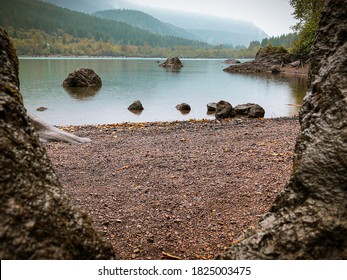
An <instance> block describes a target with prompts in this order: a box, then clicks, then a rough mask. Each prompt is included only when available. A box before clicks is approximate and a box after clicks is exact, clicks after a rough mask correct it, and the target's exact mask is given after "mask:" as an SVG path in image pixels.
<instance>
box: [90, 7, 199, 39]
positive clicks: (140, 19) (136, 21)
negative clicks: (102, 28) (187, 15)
mask: <svg viewBox="0 0 347 280" xmlns="http://www.w3.org/2000/svg"><path fill="white" fill-rule="evenodd" d="M92 15H94V16H97V17H100V18H105V19H110V20H115V21H120V22H124V23H127V24H129V25H131V26H134V27H137V28H141V29H144V30H147V31H150V32H152V33H155V34H160V35H165V36H176V37H181V38H187V39H197V37H196V36H194V35H193V34H190V33H188V32H187V31H186V30H184V29H183V28H179V27H176V26H174V25H172V24H169V23H164V22H161V21H160V20H158V19H156V18H154V17H152V16H151V15H149V14H146V13H144V12H140V11H135V10H120V9H118V10H106V11H99V12H95V13H92Z"/></svg>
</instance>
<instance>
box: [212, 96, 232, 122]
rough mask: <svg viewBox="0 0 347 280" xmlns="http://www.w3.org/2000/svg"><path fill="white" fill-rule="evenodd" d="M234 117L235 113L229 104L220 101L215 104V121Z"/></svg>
mask: <svg viewBox="0 0 347 280" xmlns="http://www.w3.org/2000/svg"><path fill="white" fill-rule="evenodd" d="M235 116H236V111H235V109H234V108H233V106H232V105H231V104H230V103H229V102H227V101H224V100H221V101H219V102H218V103H217V104H216V113H215V117H216V119H217V120H221V119H228V118H233V117H235Z"/></svg>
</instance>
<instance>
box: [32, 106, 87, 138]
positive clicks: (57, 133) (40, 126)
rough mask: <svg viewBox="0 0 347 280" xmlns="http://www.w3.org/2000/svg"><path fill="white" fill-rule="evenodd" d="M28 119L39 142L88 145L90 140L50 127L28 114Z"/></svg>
mask: <svg viewBox="0 0 347 280" xmlns="http://www.w3.org/2000/svg"><path fill="white" fill-rule="evenodd" d="M28 117H29V119H30V121H31V123H32V125H33V126H34V127H35V129H36V132H37V133H38V135H39V137H40V140H41V141H42V142H50V141H51V142H67V143H89V142H91V141H92V140H90V139H89V138H82V137H78V136H76V135H73V134H71V133H68V132H66V131H63V130H60V129H58V128H56V127H54V126H53V125H50V124H48V123H46V122H44V121H43V120H41V119H40V118H38V117H37V116H35V115H33V114H31V113H29V112H28Z"/></svg>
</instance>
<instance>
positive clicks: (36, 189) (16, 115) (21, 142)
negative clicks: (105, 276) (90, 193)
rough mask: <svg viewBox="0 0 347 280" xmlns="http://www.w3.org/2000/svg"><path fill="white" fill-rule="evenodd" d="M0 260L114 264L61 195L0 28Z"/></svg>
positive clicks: (84, 219)
mask: <svg viewBox="0 0 347 280" xmlns="http://www.w3.org/2000/svg"><path fill="white" fill-rule="evenodd" d="M0 151H1V153H0V213H1V214H0V215H1V216H0V259H112V258H114V253H113V250H112V248H111V246H110V245H109V244H107V243H106V242H105V241H104V240H103V239H102V238H101V236H100V235H99V233H97V232H96V231H95V229H94V228H93V226H92V223H91V220H90V219H89V218H88V217H87V216H86V215H85V214H83V213H82V212H80V211H79V210H77V209H76V208H75V207H74V206H73V205H72V204H71V202H70V200H69V198H68V197H67V195H66V194H65V193H64V191H63V190H62V187H61V185H60V184H59V182H58V179H57V177H56V175H55V173H54V171H53V169H52V166H51V163H50V161H49V159H48V157H47V154H46V152H45V150H44V148H43V147H42V146H41V143H40V141H39V137H38V135H37V133H36V132H35V129H34V127H33V126H32V124H31V122H30V120H29V118H28V116H27V113H26V110H25V108H24V106H23V101H22V96H21V94H20V92H19V79H18V58H17V56H16V52H15V49H14V47H13V46H12V44H11V42H10V41H9V38H8V36H7V34H6V32H5V31H4V30H3V29H1V28H0Z"/></svg>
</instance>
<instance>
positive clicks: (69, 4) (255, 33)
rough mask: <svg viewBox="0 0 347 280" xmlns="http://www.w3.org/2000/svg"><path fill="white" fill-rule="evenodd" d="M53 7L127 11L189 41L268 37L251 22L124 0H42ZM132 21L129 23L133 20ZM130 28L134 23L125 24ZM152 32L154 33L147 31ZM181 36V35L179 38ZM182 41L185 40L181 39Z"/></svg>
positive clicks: (244, 42) (238, 41)
mask: <svg viewBox="0 0 347 280" xmlns="http://www.w3.org/2000/svg"><path fill="white" fill-rule="evenodd" d="M42 1H45V2H50V3H54V4H56V5H59V6H62V7H65V8H68V9H72V10H76V11H81V12H85V13H93V12H97V11H101V10H113V9H131V10H137V11H141V12H144V13H147V14H148V15H150V16H152V17H154V18H156V19H157V20H159V21H161V22H162V23H166V24H171V25H174V26H175V28H176V27H178V28H181V29H184V30H185V34H192V35H194V36H193V37H192V38H198V39H199V40H202V41H205V42H208V43H210V44H215V45H217V44H225V45H234V46H236V45H245V46H248V44H249V43H250V42H251V41H254V40H258V41H261V40H262V39H264V38H267V37H268V35H267V34H266V33H265V32H264V31H263V30H261V29H260V28H259V27H257V26H256V25H254V24H253V23H251V22H247V21H241V20H234V19H229V18H219V17H215V16H208V15H202V14H195V13H185V12H180V11H175V10H165V9H156V8H152V7H149V6H143V5H136V4H133V3H131V2H129V1H126V0H98V1H95V0H75V1H71V0H42ZM135 20H136V19H134V20H132V21H135ZM129 24H131V25H133V26H134V24H135V23H129ZM147 30H148V29H147ZM151 32H154V31H151ZM181 36H182V35H181ZM185 38H187V37H186V36H185Z"/></svg>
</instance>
